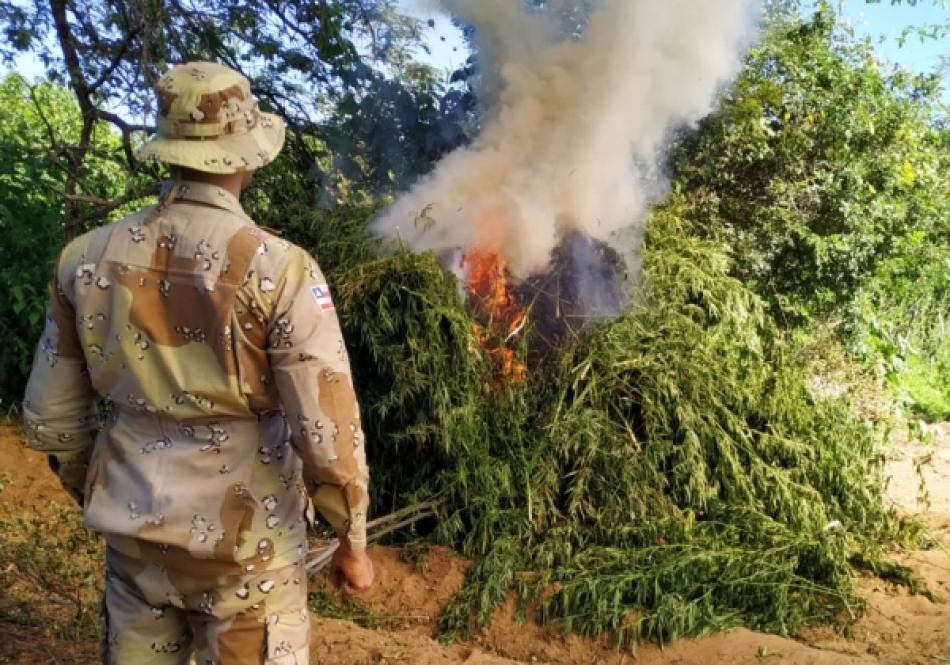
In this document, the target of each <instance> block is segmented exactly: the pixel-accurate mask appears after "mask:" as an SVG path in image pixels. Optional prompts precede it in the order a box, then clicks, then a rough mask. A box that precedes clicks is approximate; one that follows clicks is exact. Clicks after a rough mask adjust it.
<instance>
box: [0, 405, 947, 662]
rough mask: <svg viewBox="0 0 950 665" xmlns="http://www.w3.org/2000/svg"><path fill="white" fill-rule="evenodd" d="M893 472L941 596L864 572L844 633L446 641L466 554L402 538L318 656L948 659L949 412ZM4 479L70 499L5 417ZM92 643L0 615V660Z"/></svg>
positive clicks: (321, 625) (9, 506)
mask: <svg viewBox="0 0 950 665" xmlns="http://www.w3.org/2000/svg"><path fill="white" fill-rule="evenodd" d="M917 466H919V467H920V469H921V471H922V473H923V475H924V477H925V478H926V480H927V487H928V490H929V500H930V504H929V506H927V505H922V504H921V503H919V501H918V497H919V494H920V493H919V476H918V474H917V472H916V471H915V468H916V467H917ZM888 475H889V476H890V482H889V484H888V498H889V500H891V501H893V502H894V503H896V504H897V505H899V506H901V507H902V508H903V509H905V510H907V511H908V512H912V513H919V514H921V515H922V516H923V519H924V520H925V521H926V523H927V524H928V526H929V527H930V529H931V530H932V534H933V537H934V539H935V541H936V544H937V546H936V547H934V548H933V549H930V550H926V551H919V552H910V553H907V554H904V555H902V560H903V561H904V562H906V563H908V564H910V565H912V566H913V567H914V569H915V570H916V571H917V573H918V574H919V576H920V577H921V578H922V579H923V580H924V581H925V582H926V584H927V586H928V588H929V589H930V590H931V591H932V592H933V593H934V594H935V595H936V597H937V600H938V602H932V601H931V600H928V599H927V598H925V597H923V596H913V595H910V594H909V593H907V592H906V591H905V590H902V589H895V588H893V587H892V586H890V585H888V584H886V583H883V582H881V581H880V580H872V579H868V580H865V581H863V582H862V595H863V596H864V597H865V598H867V601H868V607H869V609H868V612H867V614H866V616H865V617H864V618H862V619H861V620H860V621H859V622H858V624H857V625H856V626H855V628H854V631H853V634H852V635H851V636H849V637H847V638H845V637H842V636H840V635H837V634H835V633H834V632H833V631H831V630H829V629H825V628H821V629H812V630H808V631H806V632H805V633H804V634H803V635H801V636H800V637H799V639H797V640H791V639H784V638H780V637H776V636H773V635H764V634H761V633H755V632H753V631H749V630H744V629H738V630H734V631H730V632H728V633H723V634H718V635H713V636H711V637H706V638H702V639H697V640H680V641H678V642H676V643H674V644H672V645H669V646H667V647H666V648H665V649H663V650H661V649H659V648H658V647H656V646H654V645H642V646H641V647H640V648H639V649H638V651H637V653H636V654H631V653H628V652H624V653H620V652H617V651H615V650H614V649H612V648H611V647H610V645H609V643H608V642H607V640H606V639H601V640H586V639H581V638H578V637H576V636H569V637H566V638H564V637H562V636H560V635H559V634H556V633H552V632H551V631H550V630H549V629H547V628H544V627H539V626H537V625H536V624H534V623H532V622H529V623H528V624H526V625H519V624H518V623H517V622H516V621H515V620H514V603H513V602H512V603H509V604H508V605H506V606H505V607H503V608H501V609H500V610H499V611H498V612H497V613H496V616H495V617H494V620H493V621H492V623H491V625H490V626H489V627H488V628H487V629H486V630H484V631H483V632H481V633H480V634H478V635H477V636H475V637H474V639H473V640H471V641H470V642H466V643H457V644H454V645H444V644H441V643H439V642H438V641H436V640H435V639H434V638H433V636H434V634H435V620H436V617H437V616H438V614H439V612H440V610H441V608H442V607H443V606H444V605H445V603H446V602H447V601H448V599H449V598H450V597H451V596H452V595H453V593H454V592H455V591H456V590H457V589H458V588H459V586H460V585H461V583H462V580H463V578H464V574H465V570H466V567H467V565H468V563H467V562H466V561H465V560H463V559H461V558H458V557H456V556H454V555H453V554H452V553H451V552H449V551H447V550H445V549H440V548H435V549H433V550H432V551H431V552H430V553H429V555H428V557H427V558H426V566H425V567H424V571H420V570H419V569H418V568H417V567H416V566H415V565H413V564H410V563H406V562H405V561H403V560H402V559H401V557H400V552H399V551H398V550H395V549H392V548H375V549H374V550H373V552H372V556H373V558H374V560H375V561H376V565H377V576H378V579H377V583H376V585H375V586H374V587H373V588H372V589H371V590H369V591H368V592H366V593H364V594H362V595H361V596H360V598H359V602H360V603H361V604H362V605H363V606H364V607H365V609H366V611H367V613H368V615H369V616H371V617H373V620H374V625H376V627H375V628H363V627H360V626H359V625H357V624H356V623H354V622H352V621H348V620H337V619H328V618H323V617H316V616H315V617H314V618H313V640H312V654H313V655H312V658H311V662H312V663H328V664H329V663H334V664H341V665H362V664H364V663H365V664H370V663H373V664H383V663H393V664H395V663H407V664H420V665H427V664H436V663H438V664H440V665H441V664H452V663H465V664H469V665H487V664H502V663H509V664H511V663H532V664H534V663H564V664H577V665H580V664H582V663H597V664H600V663H603V664H610V665H632V664H633V663H637V664H643V665H654V664H658V663H670V664H677V665H715V664H722V665H753V664H754V665H762V664H766V665H767V663H768V662H770V661H774V662H775V663H789V664H794V665H806V664H808V665H810V664H814V665H832V664H858V663H867V664H878V665H883V664H888V665H891V664H893V665H898V664H901V665H903V664H905V663H906V664H921V665H924V664H927V665H941V664H943V665H950V603H944V602H939V601H942V600H943V599H950V424H945V425H942V426H937V427H935V428H934V431H933V436H932V441H931V442H930V443H929V444H921V443H919V442H911V443H908V442H907V441H906V440H902V439H901V438H900V437H897V438H896V440H895V443H894V446H893V447H892V449H891V450H890V452H889V455H888ZM0 488H2V489H0V517H2V516H4V515H7V516H9V515H14V514H19V513H21V512H23V511H27V510H34V511H40V512H42V511H44V510H48V509H49V507H50V506H52V505H55V504H66V503H68V497H66V496H65V494H64V493H63V492H62V491H61V490H60V489H59V487H58V485H57V483H56V480H55V478H54V477H53V476H52V474H50V472H49V471H48V470H47V468H46V463H45V459H43V457H41V456H39V455H36V454H34V453H31V452H29V451H26V450H24V449H23V448H22V444H21V442H20V439H19V436H18V433H17V431H16V430H15V429H14V428H10V427H0ZM11 596H15V590H13V591H12V592H10V590H8V594H7V600H6V601H5V602H7V603H9V602H11V601H10V600H9V599H10V597H11ZM0 602H3V600H2V598H0ZM31 602H34V601H31ZM35 602H42V601H41V600H36V601H35ZM0 609H3V608H2V607H0ZM96 653H97V645H96V644H95V642H94V641H93V640H91V639H88V638H86V639H79V640H77V639H69V636H64V635H59V636H57V635H56V634H51V632H50V631H49V630H45V631H44V630H43V629H41V628H37V627H35V626H34V627H28V626H24V625H20V624H18V623H16V622H2V621H0V662H5V663H94V662H97V656H96Z"/></svg>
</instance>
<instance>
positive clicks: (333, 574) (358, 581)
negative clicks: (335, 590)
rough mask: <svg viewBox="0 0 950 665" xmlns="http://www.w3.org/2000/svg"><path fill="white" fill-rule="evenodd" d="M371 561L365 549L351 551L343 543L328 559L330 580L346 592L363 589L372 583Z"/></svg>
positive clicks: (373, 573)
mask: <svg viewBox="0 0 950 665" xmlns="http://www.w3.org/2000/svg"><path fill="white" fill-rule="evenodd" d="M374 577H375V572H374V571H373V561H372V559H370V558H369V555H368V554H366V551H365V550H359V551H353V550H351V549H350V548H348V547H346V546H345V545H343V546H340V547H339V548H338V549H337V551H336V552H334V553H333V559H331V560H330V582H331V583H332V584H333V585H334V586H336V587H340V588H342V589H343V590H344V591H345V592H346V593H358V592H360V591H365V590H366V589H368V588H370V587H371V586H372V585H373V578H374Z"/></svg>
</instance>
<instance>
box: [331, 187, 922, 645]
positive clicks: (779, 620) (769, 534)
mask: <svg viewBox="0 0 950 665" xmlns="http://www.w3.org/2000/svg"><path fill="white" fill-rule="evenodd" d="M688 212H689V207H688V206H687V205H686V204H685V202H684V200H683V199H681V198H677V199H674V200H673V201H671V202H670V203H668V204H667V205H666V206H664V208H663V209H661V210H659V211H657V212H656V214H655V215H654V217H653V219H652V221H651V224H650V227H649V238H648V247H647V251H646V253H645V255H644V264H645V267H646V268H645V269H646V277H647V280H646V282H647V285H648V286H647V287H646V288H647V291H648V292H647V293H645V294H644V299H645V301H646V302H648V303H649V304H648V305H645V306H642V307H640V308H639V309H637V310H635V311H632V312H630V313H628V314H626V315H624V316H622V317H620V318H618V319H617V320H615V321H614V322H612V323H609V324H607V325H604V326H603V327H601V328H599V329H597V330H594V331H591V332H589V333H588V334H587V335H585V336H583V337H582V338H581V339H578V340H576V341H575V342H573V343H572V345H571V346H570V347H569V348H567V349H565V350H564V353H563V354H562V355H561V356H560V358H559V359H557V360H555V361H551V362H550V363H549V364H546V365H542V366H540V367H537V368H534V369H533V370H532V371H531V372H529V377H528V380H527V382H526V383H523V384H519V383H517V382H499V381H498V379H497V378H496V377H494V376H493V375H492V372H491V367H490V364H489V363H486V362H485V359H484V358H483V357H482V352H481V351H480V349H479V347H478V345H477V343H476V342H477V340H476V339H475V337H474V335H473V333H472V321H471V318H470V317H469V315H468V314H467V313H466V312H465V310H464V307H463V306H462V305H461V304H460V302H459V299H458V297H457V285H456V284H455V281H454V279H452V278H451V277H449V276H447V275H446V274H445V273H444V272H443V271H442V270H441V269H440V268H439V267H438V265H437V264H436V262H435V259H434V257H432V256H429V255H421V256H417V255H411V254H408V253H406V252H397V253H396V254H394V255H392V256H387V257H382V258H376V259H373V260H370V261H365V262H362V263H358V264H356V265H354V266H353V267H350V268H346V269H343V270H342V271H341V272H339V273H338V274H336V275H335V279H336V280H337V298H338V306H339V308H340V311H341V316H342V320H343V323H344V328H345V331H344V332H345V336H346V339H347V341H348V344H349V345H350V355H351V360H352V362H353V365H354V369H355V372H356V381H357V386H358V389H359V391H360V397H361V402H362V404H363V405H364V421H365V425H366V428H367V433H368V437H369V440H370V441H373V442H374V445H372V446H370V447H369V450H370V454H371V457H372V459H371V466H372V468H373V469H375V472H374V474H375V475H374V485H375V487H376V488H377V496H376V497H375V500H376V509H377V510H389V509H392V508H393V507H394V506H399V505H402V504H403V503H405V502H408V501H413V500H418V499H420V498H426V499H431V500H434V501H436V502H438V506H439V508H438V510H439V513H440V521H439V523H438V526H437V529H436V532H435V537H436V538H437V539H438V540H440V541H441V542H444V543H447V544H450V545H453V546H455V547H457V548H459V549H460V550H461V551H462V552H464V553H466V554H468V555H471V556H475V557H476V558H477V561H476V563H475V564H474V565H473V567H472V569H471V571H470V574H469V579H468V584H467V585H466V587H465V588H464V589H463V590H462V592H460V594H459V596H458V598H457V599H456V602H455V603H454V604H453V605H452V606H450V608H449V609H448V610H447V612H446V614H445V616H444V617H443V628H444V629H445V630H446V631H449V632H454V631H459V630H461V631H463V632H464V631H467V630H468V629H470V628H471V627H472V626H473V625H482V624H484V623H485V622H486V621H487V620H488V618H489V617H490V616H491V612H492V611H493V609H494V607H496V606H497V604H498V603H499V602H501V601H502V600H503V599H504V597H505V595H506V594H507V593H508V592H509V591H510V590H512V589H515V590H518V591H519V592H520V593H521V594H522V596H523V597H524V598H540V597H542V595H543V594H544V592H545V591H546V590H549V589H550V588H551V585H552V584H554V585H555V586H554V587H553V588H554V589H555V592H554V593H553V594H549V595H545V596H544V598H545V600H544V602H543V604H542V610H541V618H542V619H544V620H554V621H560V622H561V623H562V625H563V627H564V629H565V630H574V631H578V632H581V633H583V634H596V633H600V632H602V631H605V630H610V631H613V632H614V635H615V637H616V639H617V640H618V641H619V642H620V643H632V642H635V641H636V640H638V639H643V638H654V639H658V640H660V641H666V640H669V639H672V638H674V637H676V636H679V635H684V634H699V633H703V632H706V631H710V630H716V629H720V628H724V627H728V626H734V625H739V624H744V625H750V626H753V627H757V628H761V629H765V630H770V631H775V632H780V633H792V632H794V631H795V630H797V629H798V628H799V627H800V626H801V625H802V624H803V623H805V622H809V621H836V620H839V619H840V618H841V617H842V613H844V615H843V616H845V617H847V616H850V615H849V614H848V612H852V613H857V612H858V610H859V609H860V602H859V601H858V600H857V599H856V598H855V597H854V595H853V588H852V584H853V579H854V576H855V569H854V566H853V565H852V561H854V562H865V561H875V562H877V561H881V560H882V557H883V556H884V553H885V551H884V546H883V545H882V543H887V542H891V541H893V540H895V539H897V540H900V539H903V538H911V537H912V536H913V534H914V528H913V527H912V526H910V525H906V524H903V523H902V522H901V521H900V520H899V519H898V518H897V516H896V515H895V514H893V513H891V512H889V511H888V510H886V509H885V508H884V506H883V502H882V497H881V489H880V482H879V477H878V474H879V469H878V467H877V461H876V460H877V459H878V457H877V455H876V446H877V443H878V436H877V435H876V434H875V432H874V431H872V430H871V429H869V428H868V427H866V426H865V425H862V424H861V423H860V422H858V420H857V419H856V418H855V417H854V416H853V414H852V413H851V411H850V409H849V407H848V406H847V405H846V404H845V403H843V402H840V401H827V400H820V399H816V398H815V397H813V396H812V395H811V394H810V393H809V392H808V391H807V390H806V388H805V383H804V376H803V373H802V372H801V371H800V370H798V369H796V367H795V365H794V359H793V358H790V357H787V356H788V355H790V354H788V352H787V350H786V346H785V342H784V338H783V336H782V335H781V334H780V333H779V332H778V331H777V329H776V328H775V326H774V324H773V323H772V322H771V319H770V317H769V316H768V311H767V308H766V306H765V304H764V303H763V302H762V300H761V299H760V298H758V297H757V296H756V295H755V294H754V293H752V292H751V291H749V290H748V289H746V288H744V287H743V286H742V284H741V283H740V282H739V281H737V280H735V279H733V278H731V277H729V275H728V273H729V270H730V268H731V264H730V260H729V258H728V255H727V253H726V251H725V249H724V248H723V247H722V246H721V245H719V244H717V243H714V242H710V241H708V240H704V239H702V238H699V237H697V236H696V235H695V234H694V233H693V232H692V231H691V228H692V226H691V224H688V223H687V222H686V220H685V219H684V218H683V215H685V214H687V213H688ZM862 565H864V564H863V563H862ZM519 571H530V572H531V573H532V574H533V575H532V576H530V577H525V576H523V575H521V574H520V573H519Z"/></svg>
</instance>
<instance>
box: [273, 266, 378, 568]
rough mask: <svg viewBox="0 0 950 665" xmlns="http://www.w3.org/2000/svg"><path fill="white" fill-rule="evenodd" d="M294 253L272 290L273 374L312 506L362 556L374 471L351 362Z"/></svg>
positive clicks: (319, 285) (318, 281) (314, 279)
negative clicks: (370, 466) (369, 465)
mask: <svg viewBox="0 0 950 665" xmlns="http://www.w3.org/2000/svg"><path fill="white" fill-rule="evenodd" d="M291 251H292V256H291V259H290V261H289V263H288V265H287V267H286V269H285V271H284V274H283V275H282V277H281V278H280V280H279V281H277V282H276V283H275V284H274V285H273V286H274V289H275V295H276V302H275V306H274V309H273V314H272V315H271V317H270V321H269V324H268V325H269V333H268V355H269V359H270V364H271V369H272V371H273V373H274V380H275V382H276V385H277V390H278V392H279V393H280V400H281V403H282V404H283V406H284V409H285V410H286V412H287V420H288V422H289V424H290V428H291V430H292V434H293V445H294V448H295V450H296V451H297V453H298V454H299V455H300V458H301V459H302V460H303V470H304V480H305V482H306V483H307V485H308V487H310V488H311V498H312V499H313V502H314V505H315V506H316V508H317V509H318V510H319V511H320V513H321V514H322V515H323V516H324V517H325V518H326V519H327V521H329V522H330V524H331V525H332V526H333V528H334V529H336V531H337V534H338V535H339V537H340V539H341V540H342V541H343V542H345V543H348V544H349V545H350V547H351V548H353V549H363V548H364V547H365V546H366V512H367V506H368V503H369V495H368V487H369V470H368V468H367V466H366V453H365V450H364V446H363V443H364V442H363V431H362V427H361V425H360V414H359V406H358V404H357V401H356V394H355V392H354V389H353V379H352V376H351V374H350V365H349V359H348V357H347V354H346V347H345V346H344V344H343V335H342V333H341V331H340V323H339V321H338V320H337V316H336V310H335V309H334V306H333V301H332V299H331V297H330V292H329V290H328V288H327V284H326V280H325V279H324V277H323V275H322V274H321V272H320V269H319V268H318V267H317V264H316V262H315V261H314V260H313V259H312V258H311V257H310V256H309V255H307V254H306V253H305V252H304V251H303V250H300V249H297V248H293V249H292V250H291ZM266 279H267V278H266V277H263V278H262V279H261V280H259V283H266Z"/></svg>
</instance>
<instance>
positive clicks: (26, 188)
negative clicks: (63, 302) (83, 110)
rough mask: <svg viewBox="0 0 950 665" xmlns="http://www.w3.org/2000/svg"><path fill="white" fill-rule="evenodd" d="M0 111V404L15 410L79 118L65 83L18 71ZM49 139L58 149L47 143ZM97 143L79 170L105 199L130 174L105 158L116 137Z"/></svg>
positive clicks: (38, 327)
mask: <svg viewBox="0 0 950 665" xmlns="http://www.w3.org/2000/svg"><path fill="white" fill-rule="evenodd" d="M0 109H2V113H0V234H2V235H3V242H2V243H0V283H2V284H4V285H5V289H6V297H4V298H0V336H2V339H3V340H4V348H3V352H2V353H0V405H2V406H3V407H5V408H9V406H12V405H14V404H16V403H18V402H19V400H20V399H21V398H22V397H23V387H24V384H25V381H26V375H27V374H28V372H29V369H30V365H31V364H32V361H33V351H34V349H35V348H36V340H37V339H38V338H39V336H40V332H41V331H42V328H43V316H44V312H45V309H46V302H47V297H48V284H49V281H50V279H51V277H52V274H53V272H52V271H53V262H54V260H55V259H56V256H57V254H58V252H59V249H60V248H61V247H62V246H63V243H64V241H65V233H64V229H63V223H62V222H63V211H64V199H63V197H62V196H61V195H60V194H59V192H60V191H62V188H63V183H64V180H65V175H64V172H63V170H62V168H63V162H64V161H65V160H66V159H67V157H66V154H67V153H68V151H67V150H66V148H64V147H63V146H65V145H68V144H75V143H76V142H78V139H79V132H80V126H81V120H80V114H79V109H78V107H77V106H76V103H75V101H74V100H73V98H72V96H71V93H70V92H69V91H68V90H67V89H66V88H63V87H61V86H58V85H55V84H51V83H41V84H38V85H36V86H31V85H30V84H28V83H27V82H26V80H25V79H24V78H23V77H21V76H19V75H17V74H10V75H8V76H7V77H6V78H4V79H2V80H0ZM50 136H52V137H53V139H52V140H53V141H54V143H55V145H58V146H60V148H59V149H58V150H57V149H53V148H50V147H49V145H50V140H51V139H50ZM91 141H92V144H93V149H94V151H97V152H98V153H99V156H98V157H93V158H90V159H88V160H87V162H86V164H85V165H84V166H83V167H82V168H81V169H80V171H81V173H82V176H83V180H84V182H85V183H86V185H87V186H88V187H90V188H92V189H93V191H95V192H96V193H97V194H99V195H101V196H103V197H108V196H110V195H112V194H114V193H116V192H120V191H123V189H122V188H123V187H125V186H126V184H127V182H128V180H129V176H128V175H127V174H126V173H125V172H124V171H123V170H122V169H121V168H120V167H119V166H118V165H117V164H115V163H114V162H113V161H112V160H110V159H105V158H103V157H102V154H104V153H108V152H109V151H118V150H120V147H121V142H120V140H119V138H118V136H116V135H115V134H114V133H111V132H109V131H108V130H107V129H106V128H105V127H101V128H100V131H97V132H95V133H94V135H93V136H92V138H91ZM123 210H127V208H119V209H117V210H116V211H115V213H114V214H115V215H121V214H122V212H123Z"/></svg>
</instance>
